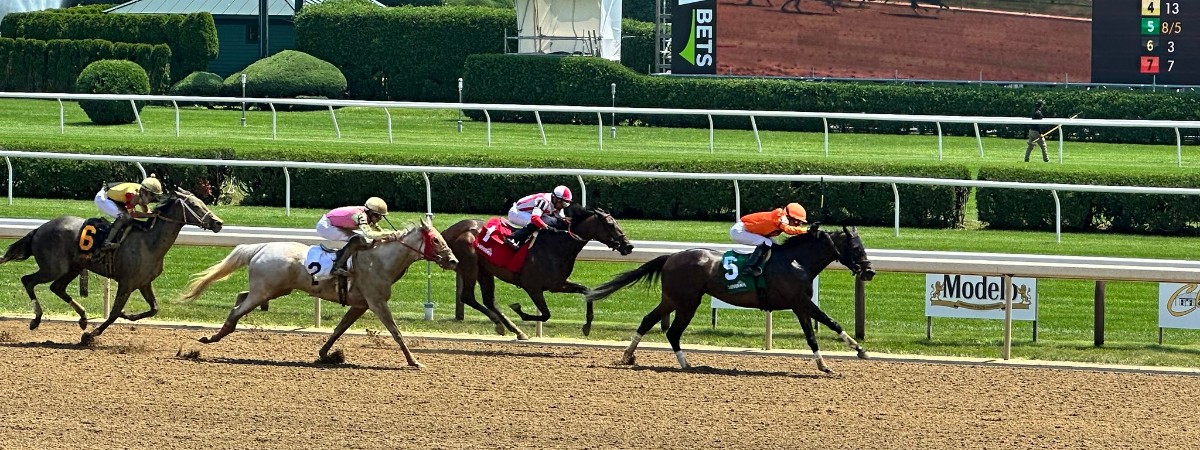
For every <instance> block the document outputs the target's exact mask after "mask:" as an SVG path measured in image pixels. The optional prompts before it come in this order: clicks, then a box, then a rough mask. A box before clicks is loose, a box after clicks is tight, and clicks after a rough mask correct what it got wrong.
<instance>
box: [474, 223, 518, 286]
mask: <svg viewBox="0 0 1200 450" xmlns="http://www.w3.org/2000/svg"><path fill="white" fill-rule="evenodd" d="M506 225H507V224H506V223H505V221H504V220H502V219H501V218H499V217H493V218H491V219H488V221H487V223H486V224H484V225H483V233H481V234H480V235H479V236H478V237H476V238H475V242H473V243H472V245H473V246H474V247H475V253H477V254H479V256H480V257H481V258H483V260H484V261H487V262H488V263H490V264H492V265H495V266H499V267H501V268H503V269H504V270H507V271H509V272H520V271H521V268H522V267H525V258H526V257H527V256H529V244H530V243H531V242H532V241H533V240H532V239H530V240H528V241H526V243H525V244H524V245H522V246H521V248H520V249H519V250H516V251H514V250H513V249H512V248H511V247H509V246H508V244H506V243H504V240H505V239H506V238H508V237H509V236H511V235H512V233H513V230H512V229H511V228H509V227H508V226H506Z"/></svg>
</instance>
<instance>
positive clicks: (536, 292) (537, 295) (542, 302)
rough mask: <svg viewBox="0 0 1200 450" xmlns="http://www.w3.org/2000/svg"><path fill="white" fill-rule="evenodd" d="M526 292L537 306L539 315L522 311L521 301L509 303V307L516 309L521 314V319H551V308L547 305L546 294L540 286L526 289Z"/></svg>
mask: <svg viewBox="0 0 1200 450" xmlns="http://www.w3.org/2000/svg"><path fill="white" fill-rule="evenodd" d="M525 293H527V294H529V299H530V300H533V306H534V307H536V308H537V310H538V315H536V316H535V315H532V314H526V313H525V311H521V304H520V303H513V304H511V305H508V307H509V308H512V310H513V311H516V313H517V315H518V316H521V320H526V321H532V322H545V321H548V320H550V308H549V307H547V306H546V294H545V293H543V292H542V290H541V289H540V288H534V289H525Z"/></svg>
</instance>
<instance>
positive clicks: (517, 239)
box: [507, 223, 538, 250]
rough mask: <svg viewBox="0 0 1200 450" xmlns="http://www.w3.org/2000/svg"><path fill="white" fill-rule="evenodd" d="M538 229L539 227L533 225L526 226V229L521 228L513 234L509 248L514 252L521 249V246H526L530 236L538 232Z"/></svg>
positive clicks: (509, 238)
mask: <svg viewBox="0 0 1200 450" xmlns="http://www.w3.org/2000/svg"><path fill="white" fill-rule="evenodd" d="M537 229H538V227H537V225H534V224H532V223H531V224H529V225H525V227H523V228H521V229H520V230H517V231H515V232H513V234H512V236H509V237H508V241H507V244H508V246H509V247H511V248H512V249H513V250H517V249H519V248H521V244H524V243H525V241H526V240H528V239H529V235H531V234H533V232H534V231H537Z"/></svg>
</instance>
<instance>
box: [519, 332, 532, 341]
mask: <svg viewBox="0 0 1200 450" xmlns="http://www.w3.org/2000/svg"><path fill="white" fill-rule="evenodd" d="M517 340H518V341H528V340H529V335H527V334H525V333H518V334H517Z"/></svg>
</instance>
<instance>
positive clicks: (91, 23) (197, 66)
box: [0, 10, 217, 89]
mask: <svg viewBox="0 0 1200 450" xmlns="http://www.w3.org/2000/svg"><path fill="white" fill-rule="evenodd" d="M48 11H51V12H46V11H34V12H24V13H14V14H9V15H7V16H4V20H3V21H2V22H0V35H3V36H5V37H8V38H26V39H40V40H53V39H103V40H106V41H111V42H124V43H134V44H152V45H157V44H166V45H167V46H168V47H170V48H171V64H170V69H171V72H170V78H169V80H181V79H183V77H184V76H186V75H187V74H190V73H192V72H195V71H198V70H201V71H202V70H207V69H208V62H209V61H212V59H213V58H216V57H217V26H216V24H215V23H214V22H213V18H212V15H211V14H209V13H207V12H203V13H195V14H186V15H185V14H64V13H61V12H52V11H54V10H48ZM169 80H168V81H167V83H168V84H166V85H165V86H169V85H170V84H169V83H170V81H169ZM164 89H165V87H164Z"/></svg>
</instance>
